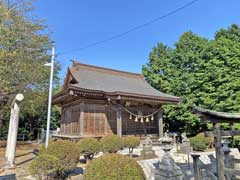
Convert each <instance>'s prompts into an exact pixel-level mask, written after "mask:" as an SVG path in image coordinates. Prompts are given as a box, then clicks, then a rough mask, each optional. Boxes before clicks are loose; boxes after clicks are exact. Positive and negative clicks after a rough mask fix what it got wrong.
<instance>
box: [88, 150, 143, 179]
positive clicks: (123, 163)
mask: <svg viewBox="0 0 240 180" xmlns="http://www.w3.org/2000/svg"><path fill="white" fill-rule="evenodd" d="M119 179H121V180H145V175H144V172H143V170H142V168H141V166H140V165H139V164H138V163H137V162H136V161H135V160H133V159H131V158H129V157H127V156H124V155H120V154H107V155H105V156H102V157H99V158H97V159H94V160H93V161H91V162H90V163H89V164H88V166H87V167H86V171H85V173H84V180H119Z"/></svg>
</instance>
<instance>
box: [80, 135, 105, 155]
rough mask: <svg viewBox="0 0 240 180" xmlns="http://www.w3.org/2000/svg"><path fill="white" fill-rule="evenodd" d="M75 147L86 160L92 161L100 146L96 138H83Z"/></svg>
mask: <svg viewBox="0 0 240 180" xmlns="http://www.w3.org/2000/svg"><path fill="white" fill-rule="evenodd" d="M77 146H78V148H79V151H80V153H81V154H82V155H84V157H85V158H86V159H92V158H93V156H94V154H95V153H98V152H100V151H101V144H100V142H99V141H98V140H97V139H96V138H83V139H81V140H80V141H79V142H78V143H77Z"/></svg>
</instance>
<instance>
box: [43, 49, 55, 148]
mask: <svg viewBox="0 0 240 180" xmlns="http://www.w3.org/2000/svg"><path fill="white" fill-rule="evenodd" d="M53 70H54V47H52V58H51V72H50V82H49V95H48V114H47V131H46V142H45V147H46V148H47V146H48V141H49V131H50V118H51V105H52V81H53Z"/></svg>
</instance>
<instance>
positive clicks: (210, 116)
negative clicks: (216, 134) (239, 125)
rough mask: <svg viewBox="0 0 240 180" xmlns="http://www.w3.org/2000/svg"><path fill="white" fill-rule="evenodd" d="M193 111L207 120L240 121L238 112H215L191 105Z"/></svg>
mask: <svg viewBox="0 0 240 180" xmlns="http://www.w3.org/2000/svg"><path fill="white" fill-rule="evenodd" d="M193 113H195V114H197V115H198V116H199V117H200V118H202V119H203V120H205V121H209V122H225V123H228V122H240V113H226V112H217V111H212V110H209V109H204V108H200V107H193Z"/></svg>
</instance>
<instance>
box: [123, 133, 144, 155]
mask: <svg viewBox="0 0 240 180" xmlns="http://www.w3.org/2000/svg"><path fill="white" fill-rule="evenodd" d="M139 144H140V138H138V137H135V136H128V137H126V138H124V145H125V147H127V148H128V149H129V155H130V157H132V153H133V148H135V147H137V146H139Z"/></svg>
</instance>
